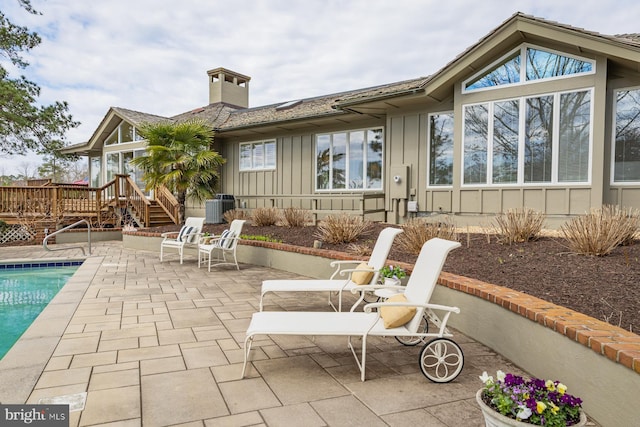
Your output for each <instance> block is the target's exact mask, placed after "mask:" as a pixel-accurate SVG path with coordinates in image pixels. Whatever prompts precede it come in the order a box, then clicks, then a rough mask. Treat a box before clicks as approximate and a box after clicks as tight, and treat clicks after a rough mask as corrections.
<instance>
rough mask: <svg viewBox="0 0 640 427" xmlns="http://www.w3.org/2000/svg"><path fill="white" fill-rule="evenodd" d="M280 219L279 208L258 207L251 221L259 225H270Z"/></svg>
mask: <svg viewBox="0 0 640 427" xmlns="http://www.w3.org/2000/svg"><path fill="white" fill-rule="evenodd" d="M278 221H280V212H279V211H278V209H277V208H256V209H254V210H253V214H252V215H251V222H252V223H253V225H255V226H257V227H269V226H271V225H276V224H277V223H278Z"/></svg>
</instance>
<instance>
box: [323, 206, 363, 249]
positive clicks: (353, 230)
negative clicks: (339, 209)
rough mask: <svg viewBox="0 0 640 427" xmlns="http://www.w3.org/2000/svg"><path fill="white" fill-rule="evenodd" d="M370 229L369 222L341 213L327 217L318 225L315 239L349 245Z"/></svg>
mask: <svg viewBox="0 0 640 427" xmlns="http://www.w3.org/2000/svg"><path fill="white" fill-rule="evenodd" d="M370 227H371V221H369V220H366V219H364V218H363V217H361V216H356V215H349V214H346V213H341V214H337V215H328V216H327V217H325V218H324V219H323V220H322V221H320V222H319V223H318V226H317V227H316V232H315V237H317V238H319V239H320V240H322V241H323V242H327V243H332V244H336V243H351V242H353V241H355V240H356V239H358V237H360V236H361V235H363V234H366V232H367V231H368V229H369V228H370Z"/></svg>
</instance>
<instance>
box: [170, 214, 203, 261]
mask: <svg viewBox="0 0 640 427" xmlns="http://www.w3.org/2000/svg"><path fill="white" fill-rule="evenodd" d="M203 226H204V218H199V217H189V218H187V219H186V221H185V222H184V225H183V226H182V228H180V231H169V232H166V233H162V234H161V236H162V237H164V240H162V242H161V243H160V262H162V259H163V257H164V251H165V250H166V249H175V250H177V251H178V254H179V255H180V264H182V259H183V258H184V248H185V246H194V247H197V246H198V240H200V235H201V234H202V227H203Z"/></svg>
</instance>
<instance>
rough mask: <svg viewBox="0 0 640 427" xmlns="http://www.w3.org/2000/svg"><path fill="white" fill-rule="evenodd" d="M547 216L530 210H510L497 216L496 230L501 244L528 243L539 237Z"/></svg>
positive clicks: (495, 221)
mask: <svg viewBox="0 0 640 427" xmlns="http://www.w3.org/2000/svg"><path fill="white" fill-rule="evenodd" d="M544 221H545V214H544V213H542V212H538V211H535V210H533V209H529V208H518V209H509V210H508V211H507V212H502V213H499V214H497V215H496V217H495V219H494V228H495V229H496V234H497V235H498V236H499V241H500V242H501V243H506V244H509V245H510V244H512V243H522V242H528V241H530V240H535V239H537V238H538V237H539V235H540V232H541V231H542V227H543V226H544Z"/></svg>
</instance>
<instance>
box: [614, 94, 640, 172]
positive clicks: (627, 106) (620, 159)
mask: <svg viewBox="0 0 640 427" xmlns="http://www.w3.org/2000/svg"><path fill="white" fill-rule="evenodd" d="M615 103H616V105H615V134H614V137H613V150H614V152H613V182H614V183H622V182H635V183H638V182H640V88H636V89H627V90H619V91H617V92H616V93H615Z"/></svg>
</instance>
